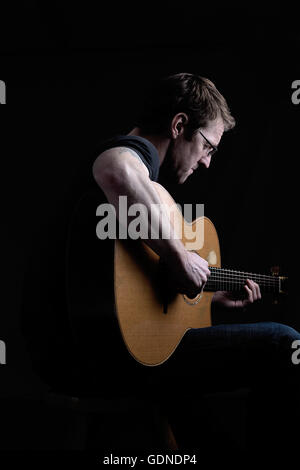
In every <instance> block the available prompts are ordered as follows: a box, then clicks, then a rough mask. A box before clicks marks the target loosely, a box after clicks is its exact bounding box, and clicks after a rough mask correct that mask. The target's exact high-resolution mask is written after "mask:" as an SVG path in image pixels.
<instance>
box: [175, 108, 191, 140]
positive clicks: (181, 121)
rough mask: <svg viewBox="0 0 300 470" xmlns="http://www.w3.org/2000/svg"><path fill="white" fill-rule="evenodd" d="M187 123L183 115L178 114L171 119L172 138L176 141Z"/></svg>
mask: <svg viewBox="0 0 300 470" xmlns="http://www.w3.org/2000/svg"><path fill="white" fill-rule="evenodd" d="M187 122H188V117H187V115H186V114H185V113H178V114H176V115H175V116H174V117H173V119H172V137H173V138H174V139H176V138H177V137H178V136H179V135H182V134H183V132H184V126H185V125H186V124H187Z"/></svg>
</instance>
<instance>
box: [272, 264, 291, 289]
mask: <svg viewBox="0 0 300 470" xmlns="http://www.w3.org/2000/svg"><path fill="white" fill-rule="evenodd" d="M271 274H272V276H277V277H278V278H279V281H280V284H279V294H287V293H288V277H287V276H280V275H279V266H272V268H271Z"/></svg>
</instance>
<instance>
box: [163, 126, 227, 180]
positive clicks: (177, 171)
mask: <svg viewBox="0 0 300 470" xmlns="http://www.w3.org/2000/svg"><path fill="white" fill-rule="evenodd" d="M199 130H201V132H202V133H203V135H205V137H206V138H207V139H208V140H209V142H211V143H212V145H214V147H217V146H218V145H219V142H220V140H221V138H222V135H223V132H224V124H223V121H222V119H220V118H218V119H216V120H214V121H210V122H209V123H208V125H207V126H206V127H205V128H202V129H199ZM211 150H212V147H211V146H210V145H209V144H208V142H207V141H206V140H205V138H204V137H203V136H202V135H201V134H200V132H197V133H196V134H195V135H194V136H193V138H192V140H191V141H190V142H189V141H187V140H186V139H185V137H184V133H182V134H180V135H178V136H177V138H176V139H174V140H173V141H172V144H171V148H170V152H171V155H170V159H171V166H172V172H173V173H174V176H175V178H176V180H177V182H178V183H179V184H182V183H184V182H185V181H186V180H187V178H188V177H189V176H190V175H191V174H192V173H193V172H194V171H195V170H196V169H197V168H198V166H199V165H202V166H204V167H205V168H208V167H209V165H210V160H211V155H210V151H211Z"/></svg>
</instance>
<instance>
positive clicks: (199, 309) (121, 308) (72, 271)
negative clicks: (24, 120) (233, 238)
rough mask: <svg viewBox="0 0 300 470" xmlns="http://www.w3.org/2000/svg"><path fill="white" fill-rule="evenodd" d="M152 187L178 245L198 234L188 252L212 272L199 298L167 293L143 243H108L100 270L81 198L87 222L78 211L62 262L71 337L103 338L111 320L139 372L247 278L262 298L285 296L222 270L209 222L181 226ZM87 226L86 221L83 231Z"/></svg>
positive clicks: (269, 281)
mask: <svg viewBox="0 0 300 470" xmlns="http://www.w3.org/2000/svg"><path fill="white" fill-rule="evenodd" d="M152 184H153V185H154V187H155V189H156V191H157V192H158V195H159V197H160V200H161V202H162V204H164V205H166V206H167V207H168V208H169V209H170V213H171V214H172V216H173V219H172V225H173V226H174V227H181V228H182V230H181V235H180V238H181V241H182V243H183V244H184V245H185V246H189V245H190V241H191V239H192V236H193V234H195V233H196V232H197V233H198V234H199V233H200V234H201V237H200V238H201V239H200V248H199V249H197V250H195V251H196V252H197V253H198V254H199V256H201V257H202V258H204V259H206V260H207V261H208V264H209V269H210V272H211V274H210V276H209V277H208V281H207V282H206V284H205V287H204V289H203V291H202V292H201V293H199V294H198V295H197V296H196V297H195V298H189V297H187V296H186V295H184V294H180V293H178V292H176V291H175V290H172V288H170V285H169V283H168V282H167V277H168V273H167V272H166V271H165V269H164V266H163V265H162V263H161V262H160V258H159V256H158V255H157V254H156V253H155V252H154V251H153V250H152V249H151V248H150V247H149V246H148V245H147V244H146V243H144V242H143V241H142V240H110V242H112V243H110V245H109V246H110V248H108V249H106V252H107V253H106V255H108V254H109V256H107V258H108V259H110V260H111V261H110V263H109V265H108V266H105V263H104V261H103V253H101V251H99V252H98V251H97V250H98V248H99V247H100V246H101V244H102V243H103V241H102V240H97V241H96V240H95V228H96V219H95V211H96V199H90V198H87V199H85V201H84V203H82V204H81V209H82V206H85V207H87V208H88V211H89V216H88V217H87V216H86V212H84V214H85V215H84V216H83V215H82V214H83V211H82V210H81V209H80V210H78V211H77V213H76V215H75V222H74V223H73V225H72V227H71V236H70V240H69V250H68V256H67V260H68V263H67V288H68V295H69V308H70V312H71V317H72V324H73V325H76V330H77V332H79V334H82V333H83V329H84V327H85V326H89V330H88V333H87V335H86V336H87V338H89V336H88V335H91V334H93V332H94V334H95V331H97V332H98V331H101V332H103V331H104V335H109V332H108V331H105V329H106V326H104V325H107V324H109V327H108V329H110V328H111V325H110V322H111V320H113V321H112V323H113V324H114V327H115V326H117V328H118V330H119V333H121V337H122V340H123V342H124V344H125V345H126V348H127V350H128V351H129V353H130V354H131V356H132V357H133V358H134V359H135V360H136V361H138V362H139V363H141V364H143V365H145V366H156V365H159V364H162V363H163V362H165V361H166V360H167V359H168V358H169V357H170V356H171V355H172V354H173V352H174V351H175V349H176V347H177V346H178V344H179V343H180V341H181V339H182V338H183V336H184V334H185V333H186V331H187V330H189V329H190V328H203V327H209V326H211V325H212V319H211V301H212V297H213V295H214V292H215V291H218V290H223V291H224V290H225V291H238V290H243V289H244V285H245V281H246V279H252V280H254V281H255V282H257V283H258V284H259V286H260V289H261V291H262V292H273V293H277V294H279V293H283V292H285V286H284V285H285V284H286V281H287V278H286V277H283V276H279V275H265V274H254V273H248V272H241V271H235V270H232V269H224V268H221V254H220V245H219V239H218V235H217V231H216V229H215V227H214V225H213V223H212V222H211V221H210V220H209V219H208V218H207V217H204V216H203V217H199V218H197V219H196V220H194V221H193V222H192V223H188V222H186V220H185V219H184V218H183V215H182V213H181V211H180V210H179V208H178V206H177V204H176V202H175V201H174V199H173V198H172V197H171V196H170V194H169V193H168V191H166V189H165V188H163V186H161V185H160V184H158V183H154V182H153V183H152ZM88 220H89V221H92V228H91V229H89V230H88V226H89V225H91V223H90V222H89V223H88V222H87V221H88ZM91 230H92V232H91ZM92 236H93V237H94V238H93V240H94V243H92V242H91V240H92ZM108 252H109V253H108ZM79 258H80V259H79ZM99 271H100V274H99ZM103 273H105V274H104V275H103ZM101 325H102V328H101ZM96 341H97V338H96ZM88 342H89V339H87V343H88Z"/></svg>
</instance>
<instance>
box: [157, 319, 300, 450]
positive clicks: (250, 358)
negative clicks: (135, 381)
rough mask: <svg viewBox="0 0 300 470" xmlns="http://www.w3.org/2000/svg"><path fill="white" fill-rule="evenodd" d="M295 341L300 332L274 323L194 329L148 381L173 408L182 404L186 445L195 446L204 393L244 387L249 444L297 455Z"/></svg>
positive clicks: (299, 379) (299, 417)
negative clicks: (196, 422)
mask: <svg viewBox="0 0 300 470" xmlns="http://www.w3.org/2000/svg"><path fill="white" fill-rule="evenodd" d="M295 340H300V333H299V332H298V331H296V330H295V329H293V328H291V327H289V326H287V325H284V324H281V323H276V322H259V323H247V324H245V323H243V324H226V325H225V324H224V325H217V326H212V327H210V328H201V329H192V330H189V331H188V332H187V333H186V334H185V336H184V337H183V339H182V341H181V343H180V344H179V346H178V347H177V349H176V350H175V352H174V353H173V355H172V356H171V357H170V358H169V359H168V360H167V361H166V362H165V363H164V364H162V365H160V366H156V367H154V368H150V370H149V371H148V377H149V379H150V381H151V382H154V383H157V387H158V393H160V392H161V394H164V396H165V398H166V400H165V402H166V403H168V402H170V401H172V400H173V409H174V406H175V408H176V409H178V407H179V406H180V402H182V403H184V405H183V406H184V407H185V409H186V419H187V420H188V424H186V425H185V427H184V429H185V430H188V429H191V432H190V434H189V437H188V442H193V439H194V442H196V444H197V432H196V433H195V430H194V429H193V422H194V424H195V420H196V419H197V417H196V415H197V408H199V407H201V396H203V394H204V395H205V393H207V392H220V391H221V392H222V391H232V390H237V389H240V388H246V389H248V390H249V391H250V392H249V400H248V405H247V406H248V409H247V414H248V418H247V419H248V423H250V424H249V428H250V429H251V432H250V438H249V439H250V440H249V442H250V443H251V442H252V444H253V446H255V448H259V447H261V448H264V449H267V448H269V449H270V448H272V447H273V446H274V445H275V446H276V445H277V446H280V448H281V449H291V450H293V449H294V448H295V445H296V438H297V436H298V434H299V433H298V429H297V425H298V424H299V423H300V364H294V363H293V361H292V355H293V353H294V352H295V349H293V348H292V344H293V342H294V341H295ZM298 348H299V346H298ZM298 357H299V358H300V354H299V355H298ZM192 410H193V411H192ZM200 421H201V419H200ZM179 428H182V426H181V427H179ZM251 436H252V437H251ZM202 438H203V436H202ZM202 438H201V439H202ZM195 439H196V441H195ZM251 439H252V441H251ZM202 447H203V445H202Z"/></svg>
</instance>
